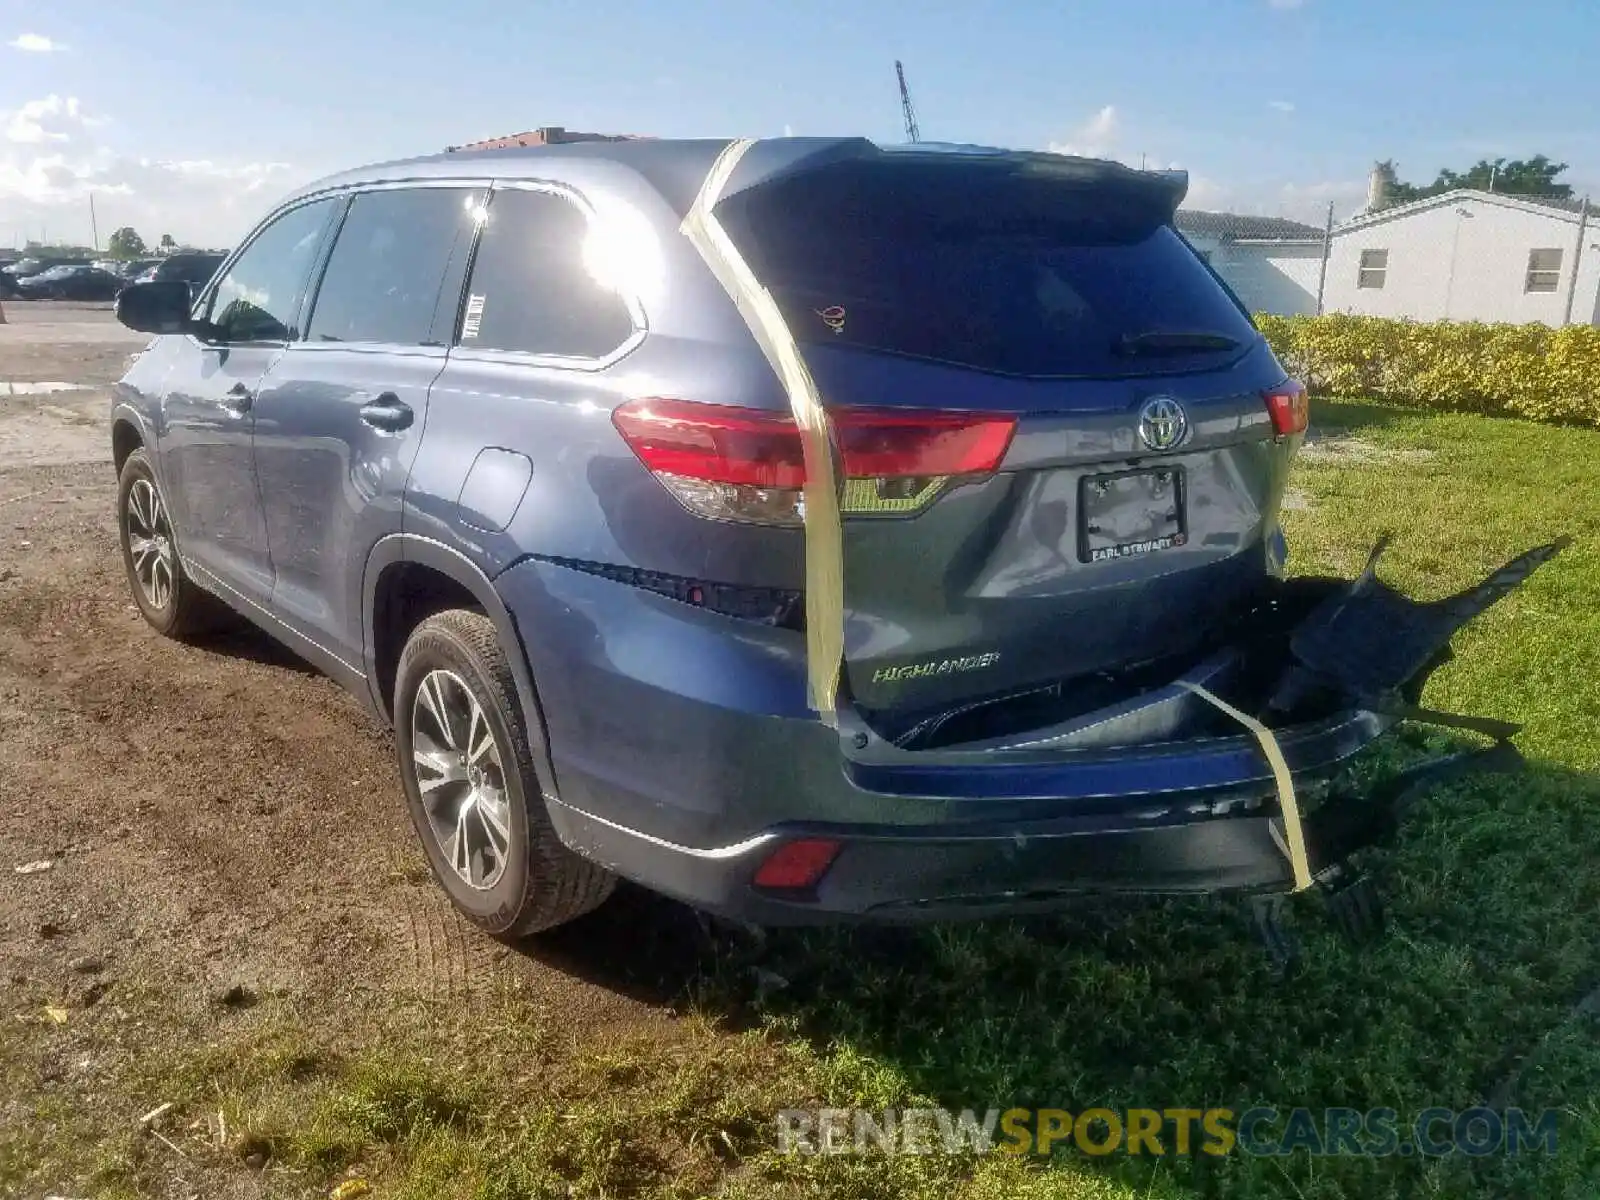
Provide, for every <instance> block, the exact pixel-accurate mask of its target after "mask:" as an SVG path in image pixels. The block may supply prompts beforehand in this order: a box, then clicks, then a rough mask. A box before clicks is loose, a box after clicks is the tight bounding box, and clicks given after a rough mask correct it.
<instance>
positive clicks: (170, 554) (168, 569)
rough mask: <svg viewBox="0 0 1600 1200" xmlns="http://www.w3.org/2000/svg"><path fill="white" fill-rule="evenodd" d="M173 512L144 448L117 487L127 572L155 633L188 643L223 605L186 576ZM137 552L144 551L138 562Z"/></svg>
mask: <svg viewBox="0 0 1600 1200" xmlns="http://www.w3.org/2000/svg"><path fill="white" fill-rule="evenodd" d="M167 513H168V510H167V502H166V498H165V497H164V496H162V494H161V487H160V485H159V484H158V483H157V482H156V477H155V472H154V471H152V470H151V469H150V457H149V455H147V454H146V453H145V451H144V448H143V447H140V448H139V449H137V450H135V451H134V452H133V453H131V454H129V455H128V459H127V461H126V462H124V463H123V464H122V474H121V476H120V477H119V478H118V482H117V535H118V538H119V539H120V541H121V543H122V567H123V570H124V571H126V572H127V575H128V588H129V590H131V591H132V592H133V601H134V603H135V604H137V605H138V606H139V611H140V613H142V614H143V615H144V619H145V621H146V622H148V623H149V625H150V628H152V629H154V630H155V631H156V632H157V633H160V634H164V635H166V636H167V637H172V638H182V637H187V636H189V635H190V634H194V633H198V632H200V631H201V630H203V629H206V628H208V627H209V626H210V625H211V622H212V618H213V617H214V615H215V613H216V611H217V608H218V602H217V601H215V600H213V599H212V598H211V596H210V595H208V594H207V593H206V592H205V591H204V590H202V589H201V588H200V586H199V585H198V584H196V583H195V582H194V581H193V580H192V579H190V578H189V577H188V576H187V575H185V574H184V572H183V563H182V561H181V560H180V559H179V557H178V548H177V543H176V542H175V541H174V540H173V536H172V524H171V518H170V517H169V516H168V515H167ZM152 535H153V536H152ZM151 543H154V544H151ZM136 549H138V550H139V551H140V558H139V560H138V561H137V562H136V561H135V557H134V552H135V550H136ZM141 571H143V572H144V575H143V576H141Z"/></svg>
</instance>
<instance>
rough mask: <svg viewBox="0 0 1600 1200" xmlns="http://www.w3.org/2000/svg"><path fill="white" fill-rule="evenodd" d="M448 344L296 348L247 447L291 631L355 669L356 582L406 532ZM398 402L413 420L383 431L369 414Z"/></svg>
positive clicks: (358, 641) (276, 598) (260, 406)
mask: <svg viewBox="0 0 1600 1200" xmlns="http://www.w3.org/2000/svg"><path fill="white" fill-rule="evenodd" d="M444 356H445V352H444V350H443V348H442V347H438V348H429V347H379V346H366V345H364V346H360V347H342V346H332V345H318V344H315V343H310V342H302V343H296V344H293V345H291V346H290V347H289V348H288V350H287V351H285V352H284V354H283V355H282V356H281V357H279V358H278V359H277V360H276V361H275V362H274V364H273V367H272V369H271V370H269V371H268V372H267V375H266V378H265V379H264V380H263V381H262V383H261V387H260V392H259V395H258V396H257V398H256V402H255V406H254V411H253V417H254V422H253V431H254V436H253V439H252V450H253V457H254V469H255V473H256V478H257V481H258V483H259V486H260V489H261V497H262V506H263V521H264V524H265V527H266V531H267V537H268V543H269V549H270V555H271V561H272V574H273V587H272V595H271V603H272V607H273V610H274V611H275V612H276V613H277V614H278V616H279V617H280V619H282V620H283V621H284V622H286V623H287V624H289V625H291V626H292V627H294V628H295V629H296V630H298V631H299V632H301V633H302V634H304V635H305V636H306V637H308V638H310V639H312V640H313V641H316V642H317V643H319V644H320V645H321V646H323V647H324V648H325V649H326V650H328V651H329V652H331V653H333V654H335V655H337V656H338V657H339V658H341V659H342V660H344V661H345V662H346V663H348V664H350V665H351V666H352V667H353V668H358V667H359V664H360V663H361V661H362V655H363V637H364V625H365V621H364V619H363V613H362V608H361V581H362V573H363V569H364V563H365V560H366V557H367V555H368V554H369V553H370V552H371V550H372V547H373V546H374V545H376V544H377V543H378V541H379V540H380V539H382V538H383V537H385V536H387V535H388V534H391V533H399V532H400V528H401V507H402V499H403V497H404V494H405V488H406V480H407V478H408V477H409V476H410V473H411V464H412V460H413V459H414V458H415V457H416V454H417V448H418V446H419V444H420V443H421V434H422V430H423V427H424V424H425V422H426V419H427V412H428V389H429V387H430V386H431V385H432V383H433V381H434V379H435V378H436V377H437V376H438V374H439V372H440V370H441V369H442V368H443V366H444ZM385 401H387V402H393V403H396V404H399V405H403V406H404V407H405V408H407V409H409V410H410V413H411V417H410V424H407V425H404V426H402V427H398V428H392V429H385V428H378V427H375V426H374V425H372V424H369V423H368V421H367V420H366V419H365V418H364V417H363V415H362V412H363V409H364V408H366V407H367V406H369V405H373V404H377V403H381V402H385Z"/></svg>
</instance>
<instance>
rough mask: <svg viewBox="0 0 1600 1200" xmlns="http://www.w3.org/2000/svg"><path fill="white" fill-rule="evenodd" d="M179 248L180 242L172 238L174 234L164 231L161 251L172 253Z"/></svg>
mask: <svg viewBox="0 0 1600 1200" xmlns="http://www.w3.org/2000/svg"><path fill="white" fill-rule="evenodd" d="M177 248H178V243H177V242H175V241H173V240H172V235H171V234H170V233H163V234H162V235H161V253H163V254H170V253H171V252H172V251H173V250H176V249H177Z"/></svg>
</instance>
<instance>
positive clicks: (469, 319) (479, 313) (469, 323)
mask: <svg viewBox="0 0 1600 1200" xmlns="http://www.w3.org/2000/svg"><path fill="white" fill-rule="evenodd" d="M483 301H484V298H483V297H482V296H468V297H467V316H466V320H464V321H462V323H461V340H462V341H466V340H467V339H468V338H475V337H477V336H478V327H479V326H480V325H482V324H483Z"/></svg>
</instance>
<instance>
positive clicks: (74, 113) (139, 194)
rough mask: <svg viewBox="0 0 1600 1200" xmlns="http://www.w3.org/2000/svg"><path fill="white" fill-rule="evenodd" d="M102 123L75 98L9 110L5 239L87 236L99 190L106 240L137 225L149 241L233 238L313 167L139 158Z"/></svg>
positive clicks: (2, 153)
mask: <svg viewBox="0 0 1600 1200" xmlns="http://www.w3.org/2000/svg"><path fill="white" fill-rule="evenodd" d="M102 124H104V122H103V121H101V120H99V119H97V118H95V117H93V116H90V115H89V114H87V113H85V112H84V110H83V106H82V105H81V104H80V103H79V102H78V100H77V99H76V98H75V97H72V96H57V95H51V96H46V97H45V98H43V99H42V100H31V101H29V102H27V103H25V104H23V105H22V106H21V107H19V108H17V109H14V110H12V111H10V112H0V131H3V132H4V140H3V141H0V242H3V243H9V242H11V241H13V240H26V239H27V238H30V237H38V236H39V231H40V229H41V228H45V229H46V230H47V231H48V232H49V234H50V236H51V238H52V239H53V240H54V239H58V238H59V239H66V240H72V241H83V242H87V241H88V240H89V237H90V233H91V230H90V222H89V207H88V197H89V195H90V194H91V193H93V195H94V197H95V202H96V208H97V215H98V217H99V224H100V234H101V237H102V240H103V239H104V237H105V235H106V233H107V232H108V231H109V230H111V229H114V228H116V227H117V226H120V225H132V226H133V227H134V228H136V229H138V230H139V232H140V233H142V234H144V236H145V240H146V241H150V242H154V241H155V240H156V239H157V238H159V237H160V236H161V234H163V233H171V234H172V235H173V236H174V237H175V238H177V239H178V240H179V241H180V242H192V243H201V244H208V245H226V244H228V243H229V242H231V241H232V240H234V239H235V238H237V237H238V236H239V235H240V234H242V233H244V232H246V231H247V230H248V229H249V227H250V225H251V224H252V223H253V222H254V221H255V220H256V218H257V217H259V216H260V215H261V214H262V213H263V212H265V210H266V209H267V208H268V207H269V206H270V204H271V202H272V200H273V199H274V198H275V197H276V196H278V195H280V194H282V193H283V192H286V191H288V190H289V189H290V188H292V187H294V186H296V185H297V184H299V183H300V182H302V181H303V180H304V179H305V178H306V176H307V174H308V173H307V172H305V171H303V170H299V169H297V168H295V167H293V166H291V165H290V164H287V163H281V162H250V161H238V160H216V159H209V158H199V157H196V158H187V159H152V158H147V157H135V156H131V155H127V154H123V153H119V152H118V151H117V150H115V149H114V148H112V147H111V146H108V145H106V144H104V143H103V142H102V141H101V140H99V138H98V136H97V133H96V130H97V127H98V126H100V125H102Z"/></svg>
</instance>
